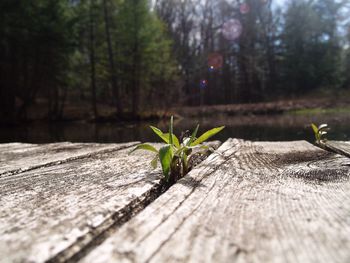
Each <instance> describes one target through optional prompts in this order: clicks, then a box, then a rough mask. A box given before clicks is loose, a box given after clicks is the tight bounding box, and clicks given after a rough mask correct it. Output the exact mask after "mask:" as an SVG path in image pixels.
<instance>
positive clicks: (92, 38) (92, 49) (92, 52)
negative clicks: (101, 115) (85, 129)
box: [90, 0, 98, 119]
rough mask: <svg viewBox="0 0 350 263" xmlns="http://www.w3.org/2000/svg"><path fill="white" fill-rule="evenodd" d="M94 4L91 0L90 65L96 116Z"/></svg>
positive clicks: (95, 114) (93, 110)
mask: <svg viewBox="0 0 350 263" xmlns="http://www.w3.org/2000/svg"><path fill="white" fill-rule="evenodd" d="M93 4H94V1H93V0H91V1H90V67H91V73H90V77H91V94H92V99H91V106H92V112H93V114H94V118H95V119H96V118H97V116H98V112H97V105H96V74H95V21H94V16H93V12H92V10H93Z"/></svg>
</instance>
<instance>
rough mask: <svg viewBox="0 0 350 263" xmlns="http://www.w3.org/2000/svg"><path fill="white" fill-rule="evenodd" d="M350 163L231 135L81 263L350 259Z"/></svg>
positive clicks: (299, 144)
mask: <svg viewBox="0 0 350 263" xmlns="http://www.w3.org/2000/svg"><path fill="white" fill-rule="evenodd" d="M349 176H350V161H349V159H348V158H346V157H343V156H340V155H336V154H333V153H329V152H326V151H324V150H322V149H319V148H317V147H314V146H313V145H311V144H309V143H307V142H305V141H296V142H249V141H242V140H233V139H230V140H228V141H227V142H225V143H224V144H223V145H222V146H221V147H220V148H219V150H218V151H217V152H216V153H214V154H212V155H211V156H209V157H208V159H206V160H205V161H204V162H203V163H202V164H201V165H199V166H198V167H197V168H195V169H194V170H192V171H191V172H190V173H189V174H188V176H186V177H185V178H183V179H181V180H180V181H179V182H178V183H177V184H176V185H174V186H172V187H171V188H170V189H169V190H168V191H167V192H166V193H164V194H163V195H161V196H160V197H159V198H158V199H157V200H155V201H154V202H153V203H152V204H150V205H149V206H148V207H146V208H145V209H144V210H143V211H142V212H141V213H139V214H138V215H137V216H135V217H134V218H133V219H131V220H130V221H129V222H128V223H126V224H124V225H123V226H122V227H121V228H120V229H118V230H117V231H116V232H115V233H113V234H112V235H111V236H110V237H109V238H108V239H107V240H106V241H105V242H103V243H102V244H101V245H100V246H99V247H97V248H95V249H94V250H93V251H92V252H91V253H90V254H88V255H87V256H86V257H85V258H83V259H82V260H81V262H84V263H86V262H94V263H97V262H315V263H316V262H317V263H322V262H325V263H326V262H327V263H328V262H344V263H345V262H350V194H349V193H350V182H349Z"/></svg>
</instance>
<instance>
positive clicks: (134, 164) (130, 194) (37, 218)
mask: <svg viewBox="0 0 350 263" xmlns="http://www.w3.org/2000/svg"><path fill="white" fill-rule="evenodd" d="M128 145H130V144H121V145H119V148H125V147H126V146H128ZM20 147H21V146H20V145H19V149H20ZM28 147H31V146H28ZM10 148H11V147H10ZM73 148H74V147H73ZM97 148H98V149H103V148H102V146H101V147H97ZM79 149H80V146H79ZM108 149H111V147H109V148H108ZM116 149H117V146H116V145H114V151H108V152H100V153H94V154H91V155H90V156H89V157H86V158H83V159H82V158H77V159H75V160H70V161H69V162H64V163H61V164H57V165H53V166H48V167H41V168H37V169H33V170H30V171H26V172H23V173H19V174H13V175H11V176H3V177H0V185H1V188H0V237H1V241H0V255H1V257H0V262H44V261H47V260H56V261H63V260H66V259H69V258H71V257H72V256H74V255H75V254H76V253H78V252H79V251H80V250H81V249H82V248H83V247H86V246H88V245H89V244H90V243H91V242H92V241H94V240H95V239H96V238H97V237H98V236H99V235H100V234H101V233H103V232H104V231H105V230H106V229H108V228H110V227H111V226H112V225H118V224H121V223H122V222H123V221H125V220H127V219H128V218H129V217H130V216H132V215H133V214H134V213H136V212H137V211H139V210H140V209H142V208H143V207H144V206H145V205H146V204H147V203H148V202H150V201H152V200H153V199H154V198H156V197H157V196H158V195H159V193H158V191H160V184H159V181H160V174H161V172H160V169H159V168H158V169H156V170H154V171H153V170H152V169H151V167H150V165H149V162H150V161H151V160H152V158H153V154H149V153H147V152H142V154H141V153H140V154H134V155H128V152H129V151H130V150H131V147H129V148H126V149H121V150H116ZM70 150H71V148H69V150H68V151H70ZM87 152H96V151H95V150H94V147H92V149H91V147H90V150H88V151H87ZM70 156H71V155H70ZM28 158H29V157H28ZM49 159H50V158H49ZM50 160H52V159H50Z"/></svg>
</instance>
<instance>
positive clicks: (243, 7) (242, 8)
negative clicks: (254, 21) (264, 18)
mask: <svg viewBox="0 0 350 263" xmlns="http://www.w3.org/2000/svg"><path fill="white" fill-rule="evenodd" d="M239 11H240V12H241V14H243V15H245V14H248V13H249V11H250V6H249V5H248V4H247V3H243V4H241V6H240V7H239Z"/></svg>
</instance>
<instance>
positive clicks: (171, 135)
mask: <svg viewBox="0 0 350 263" xmlns="http://www.w3.org/2000/svg"><path fill="white" fill-rule="evenodd" d="M173 126H174V116H171V117H170V127H169V144H173Z"/></svg>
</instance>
